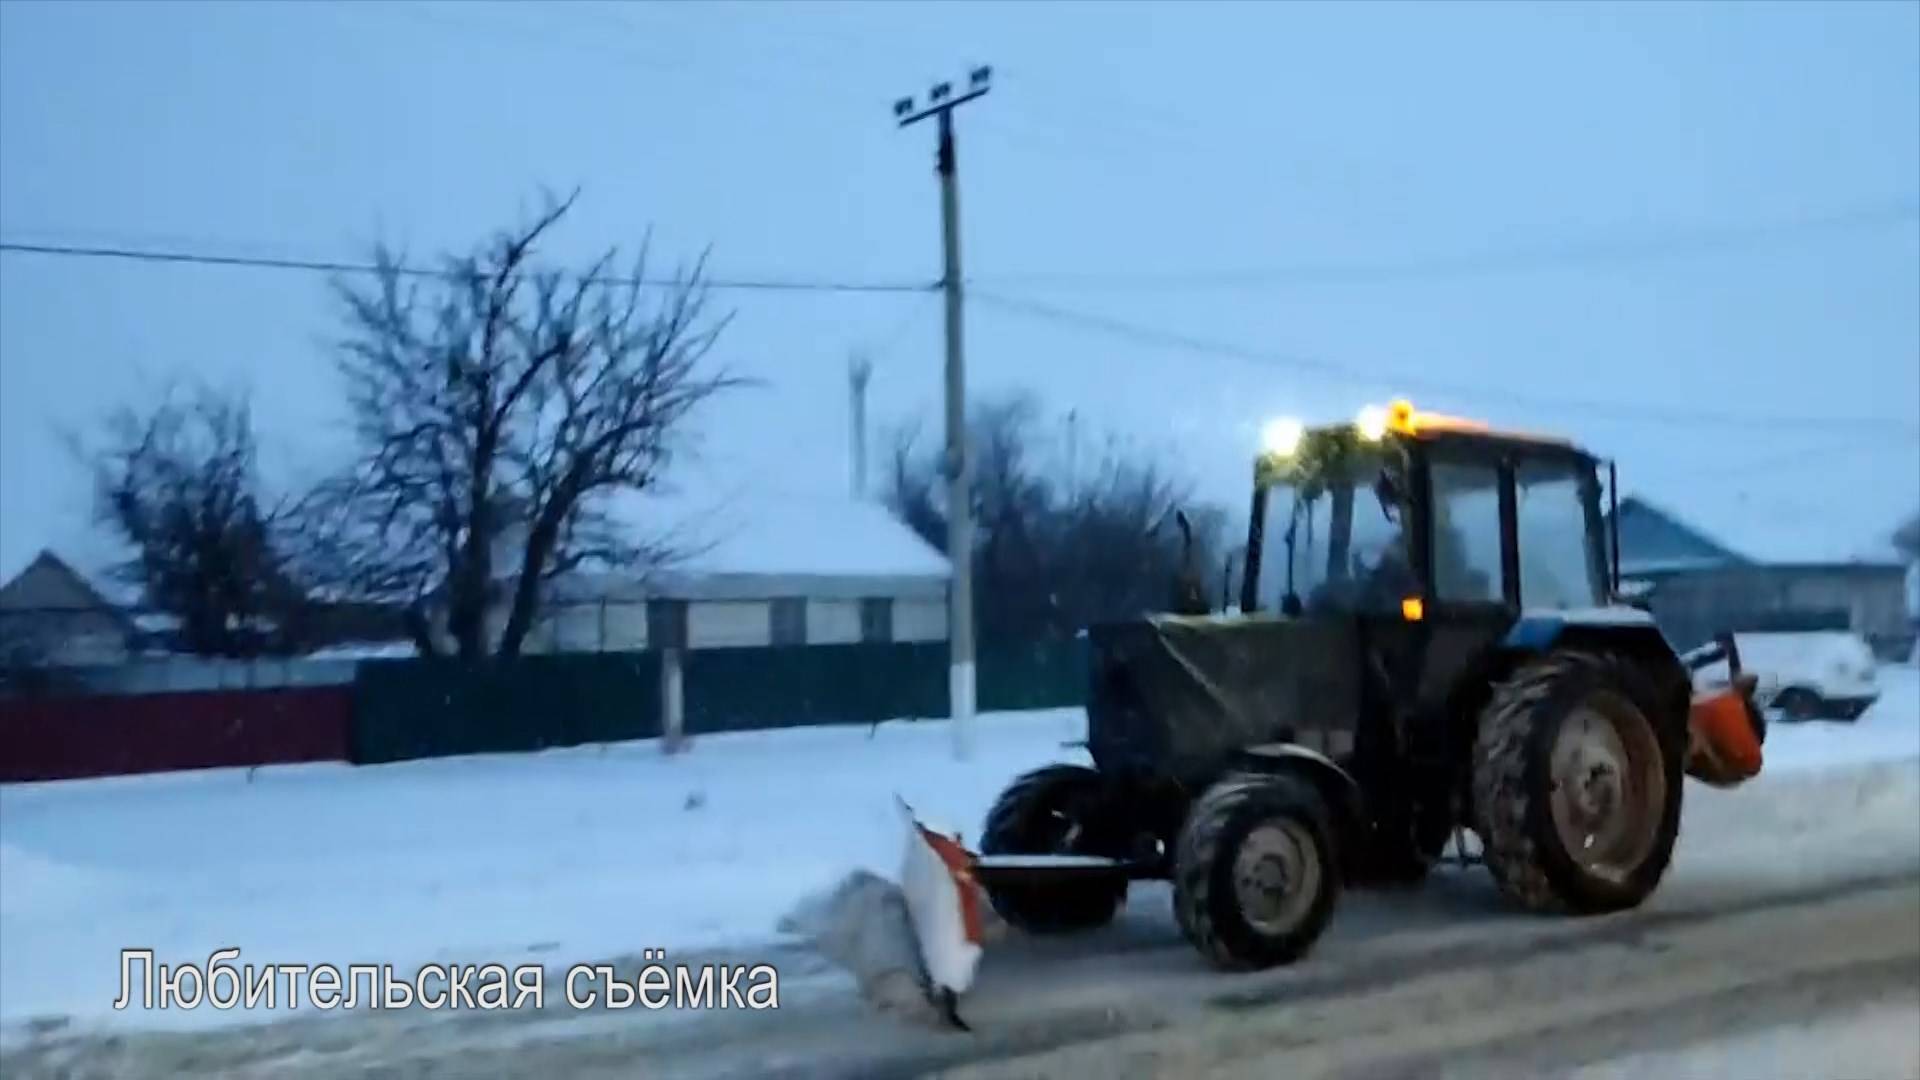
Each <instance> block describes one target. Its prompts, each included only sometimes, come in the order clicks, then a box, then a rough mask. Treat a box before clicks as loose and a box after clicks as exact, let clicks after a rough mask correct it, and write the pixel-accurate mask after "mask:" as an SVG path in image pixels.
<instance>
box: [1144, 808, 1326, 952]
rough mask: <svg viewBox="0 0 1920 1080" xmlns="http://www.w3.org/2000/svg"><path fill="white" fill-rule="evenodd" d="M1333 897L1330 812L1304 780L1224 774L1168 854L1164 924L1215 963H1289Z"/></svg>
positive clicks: (1321, 923) (1315, 934)
mask: <svg viewBox="0 0 1920 1080" xmlns="http://www.w3.org/2000/svg"><path fill="white" fill-rule="evenodd" d="M1339 895H1340V862H1339V859H1338V858H1337V854H1336V849H1335V847H1334V833H1333V826H1332V816H1331V814H1330V813H1329V812H1328V809H1327V805H1326V801H1325V800H1324V799H1323V798H1322V797H1321V795H1320V792H1319V790H1318V789H1316V788H1315V787H1314V786H1313V784H1311V783H1309V782H1308V781H1306V780H1304V779H1302V778H1300V777H1298V776H1289V775H1285V774H1282V775H1279V776H1263V775H1239V776H1229V777H1227V778H1226V779H1224V780H1221V781H1220V782H1219V783H1217V784H1215V785H1213V786H1212V787H1211V788H1208V789H1207V790H1206V792H1205V793H1203V794H1202V795H1201V796H1200V798H1199V799H1197V800H1195V802H1194V804H1193V808H1192V810H1191V811H1189V812H1188V814H1187V821H1186V824H1185V825H1184V826H1183V827H1182V828H1181V830H1180V838H1179V842H1178V844H1177V846H1176V848H1175V854H1174V870H1173V905H1174V920H1175V921H1176V922H1177V923H1179V924H1180V929H1181V930H1182V931H1183V932H1184V933H1185V934H1186V936H1187V940H1188V941H1190V942H1192V943H1193V946H1194V948H1196V949H1199V950H1200V953H1201V955H1203V956H1205V957H1206V958H1207V959H1208V960H1209V961H1211V962H1212V963H1213V964H1214V965H1215V966H1217V967H1221V968H1226V969H1229V970H1248V969H1254V968H1266V967H1273V966H1275V965H1277V964H1287V963H1292V962H1293V961H1295V960H1298V959H1299V958H1300V957H1301V956H1303V955H1305V954H1306V952H1307V950H1308V949H1309V948H1311V947H1312V946H1313V943H1314V942H1315V941H1316V940H1318V939H1319V937H1320V935H1321V933H1322V932H1323V931H1325V930H1326V928H1327V923H1328V921H1329V920H1330V919H1331V918H1332V917H1333V907H1334V902H1335V901H1336V900H1337V899H1338V898H1339Z"/></svg>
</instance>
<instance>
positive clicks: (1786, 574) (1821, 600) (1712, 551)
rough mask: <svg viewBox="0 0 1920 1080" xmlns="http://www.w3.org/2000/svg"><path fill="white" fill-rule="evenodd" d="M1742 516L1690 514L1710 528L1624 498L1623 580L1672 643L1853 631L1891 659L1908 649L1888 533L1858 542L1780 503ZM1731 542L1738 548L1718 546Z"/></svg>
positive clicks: (1816, 516)
mask: <svg viewBox="0 0 1920 1080" xmlns="http://www.w3.org/2000/svg"><path fill="white" fill-rule="evenodd" d="M1716 509H1717V510H1718V511H1719V513H1718V514H1717V516H1716V514H1715V510H1716ZM1744 509H1745V508H1744V507H1743V506H1741V505H1739V504H1734V505H1731V506H1727V507H1719V508H1715V507H1712V506H1702V507H1700V508H1697V509H1695V508H1690V510H1689V515H1690V517H1699V518H1712V519H1714V524H1716V525H1718V526H1719V527H1718V528H1709V527H1708V526H1707V525H1706V524H1705V523H1704V522H1702V521H1699V520H1690V519H1689V518H1683V517H1682V516H1681V515H1679V514H1678V513H1675V512H1674V511H1672V510H1670V509H1667V508H1666V507H1663V506H1660V505H1658V504H1655V503H1653V502H1651V501H1649V500H1648V499H1646V498H1644V497H1640V496H1629V497H1627V498H1624V499H1622V500H1621V502H1620V521H1619V525H1620V573H1621V577H1622V578H1625V579H1629V580H1633V581H1637V582H1641V583H1643V584H1644V586H1645V587H1646V588H1647V589H1648V598H1649V601H1650V603H1651V606H1652V609H1653V614H1654V617H1655V618H1656V619H1657V620H1659V622H1660V626H1661V628H1662V630H1664V631H1665V632H1666V634H1667V636H1668V637H1669V638H1671V639H1672V640H1673V642H1674V644H1676V645H1679V646H1681V647H1683V648H1684V647H1688V646H1691V645H1694V644H1698V643H1699V642H1701V641H1704V640H1706V639H1707V638H1708V637H1710V636H1712V635H1713V634H1714V633H1715V632H1717V631H1721V630H1746V631H1765V630H1813V629H1850V630H1853V631H1854V632H1856V633H1858V634H1860V635H1861V636H1862V637H1864V638H1866V639H1867V640H1868V641H1869V642H1871V643H1872V644H1873V645H1874V646H1875V647H1876V649H1879V650H1881V651H1882V652H1883V653H1884V654H1887V655H1898V654H1903V653H1904V650H1905V649H1906V648H1909V647H1910V639H1911V636H1912V633H1913V631H1912V627H1911V624H1910V622H1909V620H1908V616H1907V612H1906V597H1905V595H1904V594H1905V578H1906V574H1907V560H1906V559H1905V558H1903V557H1902V556H1901V555H1900V553H1899V552H1898V551H1897V550H1896V549H1895V547H1894V544H1893V531H1892V530H1891V529H1888V530H1886V531H1885V533H1884V534H1883V536H1882V537H1880V538H1875V537H1872V536H1868V537H1865V538H1856V537H1850V536H1849V535H1848V533H1847V530H1846V528H1845V527H1844V526H1841V525H1839V524H1836V523H1834V522H1833V521H1832V520H1831V518H1830V517H1828V516H1826V515H1823V514H1821V513H1819V512H1818V511H1817V510H1814V509H1809V510H1807V511H1806V512H1797V511H1796V510H1795V509H1794V508H1793V507H1791V506H1789V505H1786V504H1785V503H1784V502H1782V501H1776V502H1769V503H1768V504H1767V505H1766V506H1765V507H1764V508H1760V509H1756V510H1755V511H1754V512H1753V513H1751V514H1748V513H1744V512H1743V511H1744ZM1731 535H1737V536H1739V537H1740V540H1739V542H1738V543H1739V546H1738V547H1736V546H1734V543H1732V542H1730V541H1728V540H1726V539H1723V537H1727V536H1731Z"/></svg>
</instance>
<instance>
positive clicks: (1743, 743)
mask: <svg viewBox="0 0 1920 1080" xmlns="http://www.w3.org/2000/svg"><path fill="white" fill-rule="evenodd" d="M1752 680H1753V677H1752V676H1751V675H1748V676H1743V677H1742V678H1741V679H1740V681H1739V682H1738V683H1736V684H1735V685H1734V686H1731V687H1728V688H1727V689H1725V690H1719V691H1715V692H1712V693H1707V694H1702V695H1698V696H1696V697H1695V698H1694V699H1693V706H1692V708H1691V709H1690V710H1688V714H1687V744H1688V745H1687V775H1688V776H1691V777H1693V778H1694V779H1696V780H1700V781H1703V782H1705V783H1708V784H1712V785H1714V786H1715V787H1733V786H1734V785H1736V784H1741V783H1745V782H1746V781H1748V780H1751V779H1753V778H1754V777H1755V776H1758V775H1759V774H1760V762H1761V755H1760V731H1761V730H1762V729H1761V726H1760V724H1759V723H1758V722H1757V719H1756V710H1755V708H1754V704H1753V698H1752V696H1751V695H1752V692H1753V681H1752Z"/></svg>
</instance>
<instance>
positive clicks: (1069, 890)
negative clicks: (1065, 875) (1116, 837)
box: [980, 765, 1127, 934]
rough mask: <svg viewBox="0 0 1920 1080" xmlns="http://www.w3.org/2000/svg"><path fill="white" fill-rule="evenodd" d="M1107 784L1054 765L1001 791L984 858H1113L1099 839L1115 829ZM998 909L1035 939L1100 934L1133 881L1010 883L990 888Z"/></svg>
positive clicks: (984, 836)
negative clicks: (1088, 932) (1109, 814)
mask: <svg viewBox="0 0 1920 1080" xmlns="http://www.w3.org/2000/svg"><path fill="white" fill-rule="evenodd" d="M1105 783H1106V782H1105V780H1104V779H1102V777H1101V776H1100V774H1099V773H1098V772H1095V771H1094V770H1092V769H1089V768H1086V767H1084V766H1080V765H1049V766H1046V767H1045V768H1041V769H1035V770H1033V771H1032V772H1030V773H1027V774H1025V775H1023V776H1021V777H1019V778H1018V779H1016V780H1015V781H1014V782H1013V783H1012V784H1009V785H1008V786H1007V789H1006V790H1005V791H1003V792H1001V793H1000V798H998V799H997V800H995V801H994V804H993V809H991V810H989V811H987V821H986V825H985V826H984V827H983V828H982V829H981V832H980V853H981V854H982V855H1107V856H1118V855H1120V854H1122V853H1121V852H1117V851H1105V850H1099V848H1100V847H1102V846H1111V845H1101V844H1099V843H1098V842H1097V840H1096V839H1095V838H1096V837H1099V836H1102V835H1106V834H1107V832H1108V831H1109V830H1111V829H1112V827H1113V825H1114V824H1115V823H1113V822H1110V821H1102V820H1100V818H1101V816H1102V815H1103V814H1104V813H1107V812H1109V808H1107V806H1106V803H1107V801H1108V800H1106V798H1105V797H1104V794H1105ZM986 891H987V898H988V899H989V900H990V901H992V903H993V909H994V910H995V911H997V912H999V913H1000V917H1001V918H1003V919H1005V920H1006V921H1007V922H1008V923H1009V924H1011V925H1013V926H1016V927H1018V928H1019V929H1021V930H1024V931H1026V932H1028V933H1030V934H1066V933H1072V932H1074V931H1077V930H1092V929H1094V928H1096V927H1100V926H1105V925H1106V924H1107V923H1109V922H1111V921H1112V920H1113V914H1114V912H1115V911H1116V910H1118V908H1119V907H1120V902H1121V901H1122V900H1124V899H1125V898H1126V895H1127V883H1126V881H1125V880H1120V881H1117V882H1114V881H1107V880H1071V881H1048V882H1034V883H1008V884H1002V885H999V886H995V887H990V888H988V889H987V890H986Z"/></svg>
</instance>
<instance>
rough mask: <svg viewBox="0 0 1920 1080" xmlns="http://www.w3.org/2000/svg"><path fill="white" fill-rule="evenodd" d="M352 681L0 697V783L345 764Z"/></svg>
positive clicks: (351, 714) (350, 714)
mask: <svg viewBox="0 0 1920 1080" xmlns="http://www.w3.org/2000/svg"><path fill="white" fill-rule="evenodd" d="M352 720H353V688H352V687H351V686H321V687H287V688H281V689H269V690H214V691H204V692H195V693H177V694H141V695H137V696H131V697H128V696H111V697H108V696H98V697H48V698H27V699H11V700H0V782H9V781H19V780H64V779H70V778H74V777H81V776H114V775H121V774H125V773H144V772H164V771H167V770H170V769H212V768H220V767H223V766H233V765H281V764H288V763H292V762H299V761H345V760H346V758H347V733H348V730H349V729H350V728H351V726H352Z"/></svg>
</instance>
